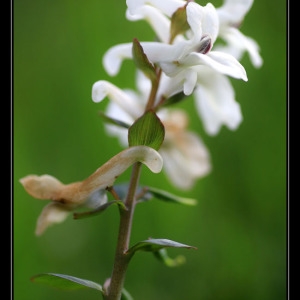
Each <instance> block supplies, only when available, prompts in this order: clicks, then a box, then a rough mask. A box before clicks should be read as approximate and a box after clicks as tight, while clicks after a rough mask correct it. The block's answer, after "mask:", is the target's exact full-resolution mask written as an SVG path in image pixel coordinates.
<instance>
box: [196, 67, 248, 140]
mask: <svg viewBox="0 0 300 300" xmlns="http://www.w3.org/2000/svg"><path fill="white" fill-rule="evenodd" d="M204 68H205V67H204ZM198 74H199V75H198V85H197V88H196V89H195V91H194V93H193V96H194V98H195V105H196V109H197V112H198V114H199V116H200V119H201V120H202V121H203V125H204V129H205V131H206V132H207V133H208V134H209V135H216V134H217V133H218V132H219V130H220V128H221V126H222V125H226V126H227V127H228V128H229V129H231V130H235V129H237V128H238V126H239V125H240V123H241V122H242V120H243V117H242V113H241V108H240V105H239V103H238V102H236V101H235V93H234V89H233V87H232V85H231V83H230V80H229V79H228V78H227V77H226V76H224V75H222V74H220V73H218V72H215V71H214V70H211V69H208V68H206V70H202V72H198Z"/></svg>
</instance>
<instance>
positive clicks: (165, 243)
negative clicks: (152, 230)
mask: <svg viewBox="0 0 300 300" xmlns="http://www.w3.org/2000/svg"><path fill="white" fill-rule="evenodd" d="M166 247H172V248H187V249H197V248H196V247H193V246H189V245H185V244H181V243H178V242H174V241H171V240H168V239H148V240H145V241H142V242H139V243H137V244H136V245H134V246H133V247H131V248H130V249H128V250H127V253H128V254H129V255H133V254H134V253H135V252H136V251H148V252H155V251H159V250H160V249H162V248H166Z"/></svg>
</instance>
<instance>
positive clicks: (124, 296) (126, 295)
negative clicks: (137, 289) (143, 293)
mask: <svg viewBox="0 0 300 300" xmlns="http://www.w3.org/2000/svg"><path fill="white" fill-rule="evenodd" d="M121 300H133V298H132V296H131V295H130V294H129V292H128V291H127V290H125V289H124V288H123V289H122V295H121Z"/></svg>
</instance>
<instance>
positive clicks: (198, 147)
mask: <svg viewBox="0 0 300 300" xmlns="http://www.w3.org/2000/svg"><path fill="white" fill-rule="evenodd" d="M164 78H165V77H163V78H162V79H164ZM161 86H167V84H166V82H164V80H162V85H161ZM150 87H151V86H150V82H149V80H148V79H147V78H146V77H145V76H144V75H143V74H142V73H140V72H138V73H137V89H138V92H135V91H132V90H121V89H119V88H117V87H116V86H114V85H112V84H111V83H109V82H107V81H103V80H101V81H98V82H96V83H95V84H94V86H93V89H92V99H93V101H94V102H100V101H102V100H103V99H104V98H105V94H106V96H107V97H108V98H109V99H110V100H111V102H109V104H108V106H107V110H106V114H107V115H108V116H110V117H112V118H115V119H118V120H120V121H122V122H124V123H127V124H129V125H131V124H132V123H133V122H134V121H135V119H136V118H137V117H138V116H139V115H141V114H142V113H143V107H144V105H145V103H146V100H147V96H148V93H149V91H150ZM161 93H162V94H164V95H168V93H167V92H163V91H161ZM117 95H118V97H117ZM159 95H160V93H158V97H159ZM132 102H134V103H135V104H134V107H135V108H136V109H135V113H134V114H133V113H132V111H131V109H130V104H131V105H132ZM157 115H158V116H159V118H160V120H161V121H162V122H163V124H164V127H165V139H164V142H163V144H162V146H161V147H160V149H159V153H160V154H161V156H162V158H163V161H164V167H163V169H164V171H165V173H166V175H167V177H168V178H169V179H170V181H171V183H172V184H174V185H175V186H176V187H178V188H181V189H187V188H190V187H191V186H192V185H193V184H194V183H195V181H196V180H197V179H199V178H201V177H203V176H205V175H207V174H208V173H209V172H210V170H211V164H210V156H209V153H208V150H207V149H206V147H205V145H204V143H203V142H202V140H201V139H200V137H199V136H197V135H196V134H195V133H193V132H190V131H187V125H188V122H187V116H186V114H185V113H184V111H181V110H169V109H161V110H160V111H158V113H157ZM106 130H107V132H108V133H109V134H110V135H113V136H116V137H118V138H119V141H120V143H121V145H122V146H124V147H126V146H127V145H128V140H127V129H126V128H123V127H119V126H115V125H111V124H107V125H106Z"/></svg>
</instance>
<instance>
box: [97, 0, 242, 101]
mask: <svg viewBox="0 0 300 300" xmlns="http://www.w3.org/2000/svg"><path fill="white" fill-rule="evenodd" d="M186 13H187V22H188V23H189V25H190V28H191V32H192V34H191V38H189V39H186V38H185V39H182V38H180V39H177V40H176V41H174V44H172V45H170V44H166V43H161V42H141V46H142V48H143V50H144V52H145V54H146V55H147V57H148V59H149V60H150V61H151V62H152V63H156V64H158V65H159V66H160V67H161V68H162V70H163V72H164V73H165V74H166V75H168V76H170V77H175V76H178V78H177V82H178V83H180V84H181V86H182V89H183V91H184V93H185V94H186V95H189V94H191V93H192V92H193V90H194V88H195V86H196V83H197V77H198V72H197V68H195V67H198V66H208V67H210V68H212V69H213V70H215V71H217V72H220V73H221V74H224V75H228V76H231V77H233V78H238V79H243V80H245V81H247V80H248V79H247V75H246V72H245V69H244V68H243V66H242V65H241V64H240V63H239V62H238V61H237V60H236V59H235V58H234V57H233V56H232V55H229V54H227V53H224V52H220V51H210V50H211V47H212V45H213V43H214V41H215V40H216V38H217V35H218V28H219V23H218V15H217V13H216V10H215V8H214V7H213V5H212V4H210V3H208V4H207V5H206V6H205V7H202V6H200V5H198V4H197V3H194V2H189V3H188V4H187V7H186ZM164 26H165V25H163V27H164ZM131 48H132V44H120V45H117V46H114V47H112V48H110V49H109V50H108V51H107V52H106V54H105V55H104V58H103V64H104V67H105V69H106V71H107V72H108V73H109V74H110V75H116V74H117V73H118V72H119V69H120V66H121V63H122V60H123V59H126V58H132V50H131Z"/></svg>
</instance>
